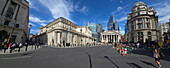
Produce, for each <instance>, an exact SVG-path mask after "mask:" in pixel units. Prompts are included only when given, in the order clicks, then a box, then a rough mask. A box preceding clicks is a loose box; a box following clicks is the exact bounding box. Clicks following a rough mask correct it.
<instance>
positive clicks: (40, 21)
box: [29, 15, 52, 26]
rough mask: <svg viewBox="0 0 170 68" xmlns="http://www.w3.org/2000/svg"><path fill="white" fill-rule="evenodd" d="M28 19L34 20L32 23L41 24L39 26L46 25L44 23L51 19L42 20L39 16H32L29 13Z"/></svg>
mask: <svg viewBox="0 0 170 68" xmlns="http://www.w3.org/2000/svg"><path fill="white" fill-rule="evenodd" d="M29 20H30V21H31V22H34V23H37V24H39V25H41V26H45V25H47V24H45V23H49V22H51V21H52V20H48V21H47V20H42V19H40V18H38V17H35V16H33V15H30V16H29ZM31 24H32V23H31Z"/></svg>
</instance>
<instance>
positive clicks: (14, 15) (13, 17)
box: [12, 5, 19, 19]
mask: <svg viewBox="0 0 170 68" xmlns="http://www.w3.org/2000/svg"><path fill="white" fill-rule="evenodd" d="M18 6H19V5H17V6H16V8H15V11H14V14H13V16H12V19H15V17H16V14H17V10H18V9H19V8H18Z"/></svg>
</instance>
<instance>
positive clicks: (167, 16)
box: [158, 15, 170, 23]
mask: <svg viewBox="0 0 170 68" xmlns="http://www.w3.org/2000/svg"><path fill="white" fill-rule="evenodd" d="M169 19H170V15H165V16H163V17H161V18H159V20H158V21H159V22H160V23H166V22H168V21H169Z"/></svg>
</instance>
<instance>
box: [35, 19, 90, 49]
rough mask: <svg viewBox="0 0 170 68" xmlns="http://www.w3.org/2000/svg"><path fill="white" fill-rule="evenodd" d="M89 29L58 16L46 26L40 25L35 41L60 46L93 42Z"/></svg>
mask: <svg viewBox="0 0 170 68" xmlns="http://www.w3.org/2000/svg"><path fill="white" fill-rule="evenodd" d="M91 33H92V32H91V29H90V28H89V27H87V26H82V27H80V26H78V25H76V24H74V23H73V22H71V21H69V20H67V19H65V18H63V17H60V18H58V19H56V20H54V21H52V22H50V23H49V24H47V25H46V26H43V27H40V29H39V35H38V36H37V37H36V41H37V42H40V43H43V44H45V43H47V44H48V45H55V46H56V45H58V44H61V45H62V46H66V44H69V45H71V46H72V45H73V44H74V45H75V44H76V45H78V44H87V43H93V38H92V34H91Z"/></svg>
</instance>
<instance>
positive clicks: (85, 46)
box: [44, 44, 111, 48]
mask: <svg viewBox="0 0 170 68" xmlns="http://www.w3.org/2000/svg"><path fill="white" fill-rule="evenodd" d="M110 45H111V44H109V45H82V46H81V45H76V46H65V47H64V46H62V47H59V46H54V45H53V46H52V45H44V46H46V47H53V48H78V47H95V46H110Z"/></svg>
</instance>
